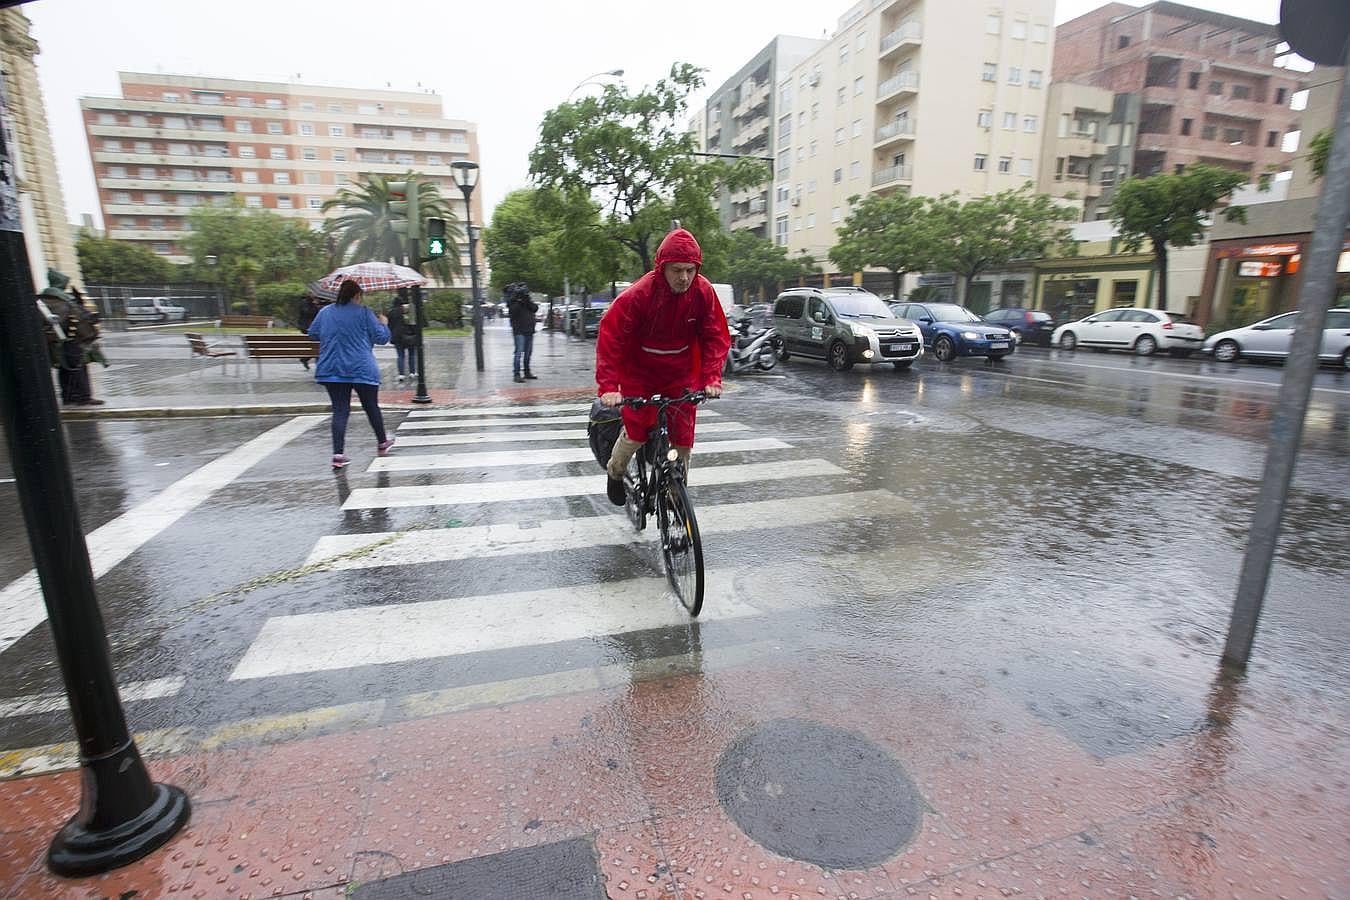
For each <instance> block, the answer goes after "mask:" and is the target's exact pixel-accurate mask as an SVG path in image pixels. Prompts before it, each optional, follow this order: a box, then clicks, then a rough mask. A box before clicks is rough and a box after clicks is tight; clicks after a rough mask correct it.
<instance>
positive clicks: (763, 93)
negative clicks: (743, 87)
mask: <svg viewBox="0 0 1350 900" xmlns="http://www.w3.org/2000/svg"><path fill="white" fill-rule="evenodd" d="M768 102H769V83H768V82H767V81H765V82H761V83H760V84H757V85H755V86H754V87H753V88H751V89H750V91H749V92H748V93H747V94H746V95H745V96H743V97H742V98H741V102H740V103H737V104H736V105H735V106H734V107H732V110H731V116H732V118H735V119H741V118H744V117H745V116H747V115H749V114H751V113H752V112H753V111H754V110H756V109H757V108H759V107H760V106H767V104H768Z"/></svg>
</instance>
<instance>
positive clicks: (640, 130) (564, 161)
mask: <svg viewBox="0 0 1350 900" xmlns="http://www.w3.org/2000/svg"><path fill="white" fill-rule="evenodd" d="M701 73H702V70H701V69H698V68H697V67H695V66H691V65H689V64H687V63H675V64H674V65H672V66H671V69H670V75H669V77H667V78H663V79H661V80H660V81H658V82H657V83H656V85H655V87H653V88H650V89H645V90H643V91H641V92H640V93H637V94H631V95H630V94H629V93H628V89H627V88H626V87H623V86H618V85H606V87H605V89H604V93H603V94H601V95H600V96H598V97H597V96H589V97H585V98H583V99H581V100H578V101H577V102H575V103H563V104H562V105H560V106H558V107H555V108H554V109H551V110H549V111H548V113H546V114H545V115H544V121H543V123H542V124H541V126H540V138H539V142H538V143H537V144H536V145H535V148H534V150H533V151H532V152H531V153H530V175H531V177H533V178H534V179H535V181H536V183H537V184H539V185H540V186H542V187H547V188H558V189H561V191H562V192H563V194H564V196H567V195H570V194H571V192H573V191H580V192H582V193H584V194H585V195H586V196H587V197H590V198H592V199H594V200H595V201H596V202H597V203H599V204H600V207H601V211H602V214H601V218H602V222H603V228H604V230H605V232H606V234H607V236H608V237H610V238H611V239H613V240H615V241H617V242H618V243H619V244H621V245H622V246H623V247H626V248H627V249H628V250H630V251H631V252H632V253H633V254H634V255H635V256H636V257H637V260H638V264H639V265H640V267H641V269H642V271H647V270H649V269H651V267H652V257H653V255H654V253H655V250H656V246H657V244H659V243H660V241H661V238H662V237H664V236H665V234H666V233H667V232H668V231H669V230H670V226H671V221H672V220H679V221H680V223H681V224H682V225H683V226H684V227H685V228H688V229H689V230H690V231H692V232H693V233H694V234H695V235H696V236H697V237H698V239H699V242H700V243H701V244H703V247H704V256H705V266H707V267H709V268H713V269H714V270H715V269H716V267H717V266H718V265H719V264H720V262H721V259H722V257H721V254H724V253H725V246H724V244H723V243H721V241H722V240H724V239H722V238H720V237H719V235H720V227H719V225H718V219H717V211H716V209H715V208H714V207H713V203H712V198H713V196H714V194H715V193H716V191H717V188H718V187H719V186H720V185H726V186H727V187H728V188H730V189H732V190H736V189H739V188H742V187H749V186H751V185H755V184H762V183H763V182H764V181H766V180H767V178H768V170H767V167H766V166H765V165H764V164H763V163H762V162H759V161H756V160H752V159H741V160H737V161H736V162H735V164H733V165H727V164H725V163H722V162H703V161H700V160H699V159H698V158H697V157H695V156H693V153H694V152H695V150H696V149H697V148H696V146H695V143H694V137H693V135H691V134H690V133H689V132H688V131H687V130H686V128H685V122H686V114H685V109H686V107H687V105H688V100H689V95H690V94H691V93H692V92H694V91H696V90H698V89H699V88H701V87H702V86H703V76H702V74H701ZM709 264H711V265H709Z"/></svg>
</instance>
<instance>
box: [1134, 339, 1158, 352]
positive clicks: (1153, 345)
mask: <svg viewBox="0 0 1350 900" xmlns="http://www.w3.org/2000/svg"><path fill="white" fill-rule="evenodd" d="M1134 352H1135V353H1138V354H1139V355H1140V356H1152V355H1153V354H1155V353H1157V352H1158V339H1157V338H1155V337H1154V336H1153V335H1151V334H1141V335H1140V336H1139V340H1137V341H1135V342H1134Z"/></svg>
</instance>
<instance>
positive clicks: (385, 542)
mask: <svg viewBox="0 0 1350 900" xmlns="http://www.w3.org/2000/svg"><path fill="white" fill-rule="evenodd" d="M695 471H696V472H697V470H695ZM908 508H909V506H908V504H907V503H905V502H904V501H903V500H901V499H900V498H899V497H897V496H896V495H895V494H892V493H891V492H890V491H858V492H853V493H841V494H825V495H821V496H808V497H793V498H788V499H781V500H755V501H751V502H748V503H728V504H722V505H718V506H706V507H696V508H695V513H696V515H697V516H698V523H699V530H700V531H701V532H702V533H703V534H705V535H707V534H728V533H735V532H740V531H749V530H752V529H757V528H780V527H783V526H784V525H785V523H790V527H793V528H797V527H802V526H807V525H815V524H821V523H824V522H835V521H839V520H842V519H853V518H866V517H868V516H890V515H901V514H903V513H904V512H905V511H906V510H907V509H908ZM647 527H648V528H649V529H651V528H654V527H655V523H654V522H652V521H651V520H650V519H649V520H648V526H647ZM655 540H656V539H655V536H654V535H653V534H652V533H651V532H650V531H648V532H643V533H641V534H639V533H638V532H636V531H634V530H633V526H632V524H631V523H630V522H629V521H628V518H627V517H626V516H624V515H622V514H620V515H609V516H585V517H580V518H570V519H550V520H547V521H543V522H539V523H538V524H537V525H531V526H530V527H524V526H521V525H520V524H517V523H514V522H512V523H506V524H501V525H471V526H468V527H465V528H429V529H419V530H416V531H405V532H385V533H370V534H335V535H328V536H326V537H321V538H319V540H318V541H317V542H316V543H315V545H314V549H313V550H311V551H310V552H309V557H308V558H307V559H306V560H305V565H306V566H312V565H319V564H323V565H325V566H326V567H328V568H329V569H333V570H337V569H369V568H375V567H377V566H398V565H406V564H425V563H429V562H451V561H454V560H464V559H482V558H489V557H498V556H512V555H515V554H520V553H556V552H561V551H566V550H581V549H585V548H588V547H603V546H627V545H630V544H654V543H655ZM363 551H365V552H363Z"/></svg>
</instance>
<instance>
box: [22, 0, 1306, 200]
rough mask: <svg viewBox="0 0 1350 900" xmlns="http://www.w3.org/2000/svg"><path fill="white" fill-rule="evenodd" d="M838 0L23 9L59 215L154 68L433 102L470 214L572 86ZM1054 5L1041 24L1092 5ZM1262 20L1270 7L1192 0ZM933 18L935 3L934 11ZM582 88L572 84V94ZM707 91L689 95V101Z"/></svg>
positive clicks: (713, 71)
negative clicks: (400, 93) (97, 115)
mask: <svg viewBox="0 0 1350 900" xmlns="http://www.w3.org/2000/svg"><path fill="white" fill-rule="evenodd" d="M850 5H851V4H850V3H849V2H848V0H838V2H835V3H831V2H830V0H774V2H772V3H769V2H762V0H758V2H747V0H684V2H682V3H671V2H669V0H663V2H659V3H658V2H653V0H623V2H616V0H573V2H571V3H557V2H543V0H506V2H493V0H484V2H478V3H465V2H458V3H456V2H450V0H442V2H437V3H430V2H424V0H382V2H374V3H363V4H359V5H358V4H355V3H350V2H343V0H336V2H329V3H314V2H297V0H280V2H278V0H234V2H232V3H222V4H216V3H202V2H184V0H117V2H108V0H37V2H33V3H28V4H26V5H25V6H24V7H23V9H24V12H25V13H26V14H27V15H28V17H29V18H30V19H32V20H33V33H34V36H35V37H36V38H37V40H38V42H39V43H40V45H41V48H42V53H41V56H39V57H38V68H39V73H40V77H41V79H42V86H43V90H44V93H45V98H46V102H47V115H48V117H49V118H50V122H51V132H52V140H53V143H54V144H55V146H56V158H57V164H58V166H59V167H60V170H61V180H62V185H63V187H64V188H65V200H66V213H67V215H68V217H69V218H70V219H71V220H72V221H75V222H78V221H79V220H80V216H81V214H83V213H93V214H94V215H95V218H96V219H97V217H98V195H97V193H96V191H95V188H94V177H93V170H92V167H91V165H90V161H89V149H88V145H87V143H86V141H85V137H84V130H83V127H82V126H81V123H80V114H79V103H78V100H79V98H80V97H82V96H117V95H118V94H119V88H118V81H117V72H118V71H135V72H164V73H172V74H182V75H208V76H216V77H223V78H242V79H253V80H259V81H283V82H284V81H290V80H298V81H303V82H306V83H310V84H322V85H336V86H342V87H356V88H377V87H385V86H386V84H387V85H388V86H389V87H392V88H394V89H398V90H417V88H418V85H419V84H420V85H421V86H423V87H427V88H432V89H434V90H435V91H436V92H437V93H438V94H440V95H441V97H442V98H443V102H444V107H445V114H446V116H447V117H449V118H453V119H467V120H469V121H471V122H474V123H476V124H477V126H478V139H479V147H480V149H481V155H482V158H481V159H480V160H479V162H480V163H481V164H482V167H483V169H482V177H481V181H480V185H481V188H480V189H481V190H483V191H485V195H484V200H485V201H486V203H485V206H484V208H485V210H487V214H488V216H489V218H490V217H491V210H492V208H493V207H494V206H495V205H496V204H497V202H498V201H500V200H501V198H502V197H503V196H505V195H506V193H507V192H509V191H511V190H514V189H516V188H520V187H525V186H526V184H527V173H528V169H529V162H528V157H529V152H530V149H531V148H532V147H533V146H534V140H535V136H536V134H537V130H538V126H539V122H540V120H541V119H542V117H543V113H544V112H545V111H546V110H547V109H549V108H551V107H553V106H556V105H557V104H558V103H560V102H562V101H563V100H565V99H566V98H567V96H568V92H569V91H571V90H572V89H573V87H574V86H575V85H577V83H578V82H581V81H583V80H585V79H586V78H587V77H588V76H590V75H592V74H594V73H596V72H600V71H604V70H609V69H620V68H621V69H623V70H624V71H625V75H624V78H623V80H624V81H625V82H626V83H627V84H628V85H629V86H630V87H631V88H632V89H637V88H640V87H642V86H644V85H650V84H652V83H654V82H655V81H656V80H657V79H659V78H661V77H662V76H664V75H665V74H666V73H667V72H668V71H669V69H670V65H671V63H672V62H675V61H677V60H678V61H681V62H691V63H694V64H695V65H699V66H702V67H704V68H706V69H707V70H708V71H707V72H706V73H705V77H706V79H707V82H708V85H709V86H710V87H716V86H718V85H720V84H721V83H722V82H723V81H725V80H726V79H727V78H729V77H730V76H731V75H733V74H735V73H736V71H737V70H738V69H739V68H740V67H741V66H742V65H744V64H745V63H746V62H747V61H748V60H749V59H750V57H751V56H753V55H754V54H755V53H756V52H758V51H759V50H760V49H761V48H762V47H763V46H764V45H765V44H767V43H768V42H769V41H770V40H771V39H772V38H773V36H774V35H775V34H793V35H800V36H803V37H822V36H825V34H826V33H827V32H828V33H832V32H833V31H834V27H835V23H836V21H837V20H838V17H839V15H840V14H841V13H843V12H844V11H845V10H846V9H848V8H849V6H850ZM1100 5H1101V3H1099V2H1095V0H1061V2H1060V3H1059V4H1058V6H1057V10H1056V15H1055V21H1056V23H1060V22H1064V21H1066V20H1068V19H1072V18H1074V17H1075V16H1079V15H1082V14H1083V13H1085V12H1087V11H1089V10H1091V9H1094V8H1096V7H1097V6H1100ZM1190 5H1192V6H1196V7H1199V8H1203V9H1212V10H1216V11H1220V12H1224V13H1228V14H1229V15H1236V16H1243V17H1246V18H1251V19H1255V20H1258V21H1263V22H1275V21H1276V20H1277V19H1278V16H1279V0H1192V3H1191V4H1190ZM934 6H935V7H936V8H938V9H940V8H941V4H940V3H936V4H934ZM595 90H598V89H597V88H595V87H592V86H587V87H584V88H582V91H580V92H578V93H579V94H580V93H584V92H587V91H595ZM706 97H707V91H704V92H703V94H702V95H701V96H700V97H699V98H698V101H699V102H700V104H701V102H702V101H703V100H705V99H706Z"/></svg>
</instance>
